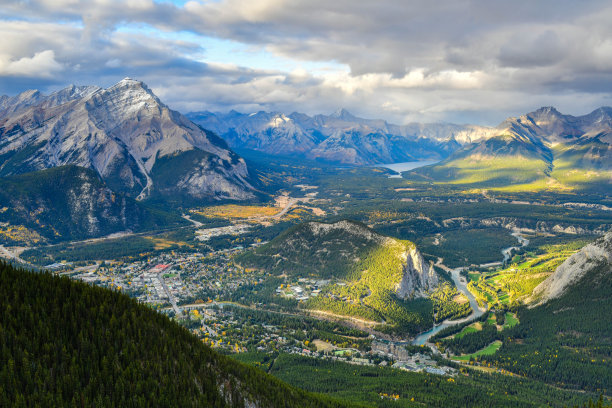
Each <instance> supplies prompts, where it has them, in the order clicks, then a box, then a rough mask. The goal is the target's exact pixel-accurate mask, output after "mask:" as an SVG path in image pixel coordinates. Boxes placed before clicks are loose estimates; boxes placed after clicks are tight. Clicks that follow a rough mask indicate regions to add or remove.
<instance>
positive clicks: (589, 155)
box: [408, 107, 612, 191]
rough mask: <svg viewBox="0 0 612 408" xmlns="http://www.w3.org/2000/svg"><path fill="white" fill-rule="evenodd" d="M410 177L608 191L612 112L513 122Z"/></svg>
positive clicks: (549, 113)
mask: <svg viewBox="0 0 612 408" xmlns="http://www.w3.org/2000/svg"><path fill="white" fill-rule="evenodd" d="M408 177H410V178H412V179H415V180H419V179H421V180H428V181H431V180H433V181H437V182H450V183H454V184H465V185H474V186H481V187H490V188H498V189H505V190H536V191H538V190H544V189H557V190H558V189H581V188H595V189H602V188H608V187H603V186H604V185H609V184H610V180H611V179H612V108H608V107H603V108H599V109H597V110H595V111H593V112H591V113H590V114H588V115H584V116H571V115H563V114H561V113H560V112H558V111H557V110H556V109H554V108H552V107H545V108H540V109H538V110H536V111H534V112H531V113H528V114H526V115H522V116H520V117H517V118H509V119H507V120H506V121H504V122H503V123H502V124H500V125H499V126H498V127H497V129H496V131H495V133H494V134H493V135H492V137H489V138H486V139H484V140H481V141H478V142H476V143H470V144H468V145H466V146H464V147H463V148H461V149H459V150H457V151H455V152H454V153H453V154H451V155H450V156H449V157H448V158H446V159H445V160H444V161H442V162H440V163H438V164H436V165H433V166H428V167H424V168H421V169H417V170H414V171H412V172H410V173H409V174H408Z"/></svg>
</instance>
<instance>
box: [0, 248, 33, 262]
mask: <svg viewBox="0 0 612 408" xmlns="http://www.w3.org/2000/svg"><path fill="white" fill-rule="evenodd" d="M0 258H8V259H12V260H13V261H17V262H20V263H23V264H27V263H28V262H26V261H24V260H23V259H21V258H20V257H19V255H17V254H16V253H14V252H12V251H11V250H10V249H8V248H5V247H4V245H0Z"/></svg>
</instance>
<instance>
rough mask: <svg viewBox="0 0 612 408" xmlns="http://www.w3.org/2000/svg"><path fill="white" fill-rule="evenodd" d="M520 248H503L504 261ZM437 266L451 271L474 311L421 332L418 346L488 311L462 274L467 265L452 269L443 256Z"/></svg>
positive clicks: (519, 237) (516, 234) (522, 240)
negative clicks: (444, 262) (443, 260)
mask: <svg viewBox="0 0 612 408" xmlns="http://www.w3.org/2000/svg"><path fill="white" fill-rule="evenodd" d="M512 236H513V237H515V238H516V239H517V240H518V241H519V244H520V245H521V246H526V245H528V244H529V240H528V239H526V238H524V237H523V236H522V235H521V234H520V232H513V233H512ZM519 248H520V247H518V246H516V247H508V248H504V249H502V251H501V252H502V255H503V256H504V260H503V262H506V261H508V260H509V259H510V257H511V255H512V251H514V250H517V249H519ZM436 266H437V267H440V268H442V269H444V270H445V271H447V272H450V274H451V277H452V278H453V282H454V283H455V286H456V287H457V290H458V291H459V292H461V293H463V294H464V295H465V296H466V297H467V298H468V300H469V301H470V307H471V308H472V313H471V314H470V315H469V316H467V317H464V318H462V319H458V320H445V321H443V322H442V323H440V324H437V325H434V327H432V328H431V329H430V330H428V331H426V332H423V333H421V334H419V335H418V336H416V337H415V339H414V340H412V344H413V345H416V346H420V345H423V344H425V343H427V341H428V340H429V338H430V337H431V336H433V335H435V334H436V333H438V332H440V331H441V330H443V329H445V328H446V327H449V326H454V325H456V324H460V323H464V322H467V321H468V320H474V319H477V318H478V317H480V316H482V315H483V314H484V313H485V312H486V311H487V309H486V308H480V307H479V306H478V302H477V301H476V298H475V297H474V295H472V292H470V291H469V290H468V288H467V280H466V279H465V277H463V276H461V271H462V270H464V269H465V267H461V268H455V269H450V268H448V267H447V266H445V265H443V264H442V259H441V258H439V259H438V262H437V263H436Z"/></svg>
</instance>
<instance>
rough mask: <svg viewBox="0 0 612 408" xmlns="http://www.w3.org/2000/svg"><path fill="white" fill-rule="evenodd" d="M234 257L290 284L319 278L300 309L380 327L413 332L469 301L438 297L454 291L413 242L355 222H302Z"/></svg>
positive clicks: (457, 310)
mask: <svg viewBox="0 0 612 408" xmlns="http://www.w3.org/2000/svg"><path fill="white" fill-rule="evenodd" d="M236 260H237V262H239V263H241V264H242V265H243V266H245V267H251V268H259V269H264V270H266V271H268V272H272V273H274V274H280V275H281V276H287V279H288V282H293V281H297V279H298V278H306V279H314V280H318V281H321V280H322V283H321V285H322V286H321V287H322V290H321V292H320V294H318V295H317V296H314V297H311V298H309V299H308V301H307V302H306V303H305V304H304V305H303V306H304V307H306V308H307V309H312V310H322V311H326V312H331V313H333V314H337V315H340V316H352V317H357V318H360V319H365V320H368V321H370V322H378V323H380V324H381V325H379V327H378V329H379V330H384V331H389V332H402V333H411V334H415V333H417V332H419V331H420V330H423V329H424V328H427V327H431V325H432V324H433V320H434V314H436V315H437V317H438V318H439V319H440V320H443V319H444V318H445V317H449V316H452V315H462V314H467V313H469V305H467V304H461V305H459V304H456V303H455V302H454V301H448V302H445V301H442V300H441V299H440V298H444V296H443V294H447V295H449V296H447V297H446V298H447V299H452V298H453V295H454V294H456V290H455V289H454V287H452V286H451V285H450V284H448V283H447V282H444V281H443V280H442V279H441V278H440V277H438V275H437V273H436V272H435V270H434V268H433V266H431V265H430V264H429V263H428V262H426V261H425V260H424V259H423V257H422V256H421V254H420V252H419V251H418V249H417V248H416V246H415V245H414V244H413V243H411V242H409V241H400V240H396V239H393V238H389V237H385V236H382V235H380V234H378V233H376V232H375V231H373V230H371V229H370V228H368V227H366V226H365V225H363V224H360V223H357V222H354V221H348V220H344V221H339V222H335V223H331V224H327V223H320V222H308V223H304V224H300V225H298V226H296V227H294V228H291V229H289V230H288V231H286V232H284V233H283V234H281V235H280V236H278V237H277V238H275V239H274V240H272V241H270V242H269V243H267V244H265V245H262V246H261V247H259V248H257V249H255V250H253V251H250V252H247V253H245V254H242V255H240V256H239V257H238V258H237V259H236ZM451 293H452V294H451ZM439 297H440V298H439ZM438 300H439V301H438Z"/></svg>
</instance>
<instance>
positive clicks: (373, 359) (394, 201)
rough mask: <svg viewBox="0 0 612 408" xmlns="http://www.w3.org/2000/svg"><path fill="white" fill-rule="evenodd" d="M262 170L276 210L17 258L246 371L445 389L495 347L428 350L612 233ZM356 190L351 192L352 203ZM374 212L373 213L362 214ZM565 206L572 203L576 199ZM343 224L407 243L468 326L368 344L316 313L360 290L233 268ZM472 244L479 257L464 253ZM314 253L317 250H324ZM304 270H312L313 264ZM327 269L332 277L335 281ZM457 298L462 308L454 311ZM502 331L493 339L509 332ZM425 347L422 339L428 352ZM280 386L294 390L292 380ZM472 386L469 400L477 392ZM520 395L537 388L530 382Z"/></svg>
mask: <svg viewBox="0 0 612 408" xmlns="http://www.w3.org/2000/svg"><path fill="white" fill-rule="evenodd" d="M251 160H252V159H251ZM251 163H252V162H251ZM261 165H262V166H266V168H267V169H268V170H267V171H269V169H270V168H273V169H274V170H275V171H274V172H271V171H269V173H268V174H270V175H271V177H277V180H283V178H284V177H287V180H288V182H286V184H284V189H285V191H286V192H285V193H284V194H281V195H280V196H276V197H277V198H278V197H281V199H280V200H279V199H277V200H274V196H271V198H270V203H269V204H249V205H240V204H238V205H236V204H231V205H216V204H213V205H212V206H208V207H193V208H185V209H183V214H188V215H187V217H189V218H188V220H189V222H190V224H189V225H185V226H180V227H174V228H173V229H172V228H171V229H170V230H168V231H165V232H164V231H160V232H148V233H138V234H136V235H130V236H124V237H116V238H110V239H105V240H103V241H97V240H89V241H83V242H72V243H71V242H66V243H62V244H59V245H55V246H54V247H40V248H38V249H36V248H31V249H29V250H27V251H25V252H24V253H23V254H22V256H23V257H24V259H25V260H27V261H28V262H31V263H33V264H36V263H38V264H39V265H42V266H45V265H50V264H52V263H56V264H59V266H58V267H59V269H58V270H57V272H56V273H59V274H63V275H69V276H71V277H72V278H74V279H77V280H82V281H85V282H89V283H91V284H96V285H99V286H103V287H107V288H110V289H113V290H118V291H120V292H123V293H126V294H128V295H130V296H132V297H134V298H136V299H138V300H139V301H140V302H143V303H145V304H148V305H150V306H151V307H153V308H154V309H156V310H158V311H159V312H161V313H163V314H166V315H168V316H169V317H171V318H173V319H175V320H176V321H177V322H179V323H180V324H181V325H183V326H184V327H187V328H188V329H190V330H191V331H192V333H194V334H195V335H196V336H197V337H198V338H200V339H201V341H202V342H203V343H205V344H207V345H210V346H211V347H213V348H215V349H216V350H219V351H221V352H223V353H230V354H231V355H235V356H236V358H239V359H241V360H243V361H248V362H250V363H251V364H255V363H256V362H261V361H263V359H265V358H273V359H278V358H281V359H284V358H300V359H316V360H317V361H321V363H320V364H332V363H333V364H351V367H353V366H355V367H364V369H365V368H367V367H372V368H376V369H380V370H389V373H391V372H397V371H398V370H400V371H401V372H405V371H409V372H415V375H426V376H431V375H434V376H436V375H445V376H447V377H448V378H450V379H455V381H457V378H458V377H457V376H458V373H461V370H465V369H467V367H470V368H477V369H488V370H491V369H490V368H488V365H489V361H490V359H491V358H496V355H497V354H498V353H499V352H500V351H499V348H500V345H502V343H503V344H505V343H506V342H505V341H500V340H496V339H494V340H491V341H489V342H488V343H486V344H484V343H483V346H481V347H480V348H479V349H468V350H473V351H469V353H465V352H457V354H456V356H457V357H453V355H454V354H455V353H454V352H450V349H449V348H448V346H444V344H445V343H444V340H443V338H440V339H439V338H438V336H439V335H440V334H441V333H444V332H445V331H446V330H448V329H452V328H454V327H461V326H463V325H465V324H472V325H474V324H475V323H470V322H472V321H474V320H476V321H478V320H479V319H480V318H481V317H485V316H488V313H484V310H485V308H487V309H498V310H513V312H504V313H510V314H511V315H512V316H514V313H516V312H514V310H515V309H514V308H515V307H516V305H515V304H514V303H513V299H517V300H520V299H523V298H524V296H525V294H527V293H528V292H529V291H530V290H531V289H530V288H533V287H534V286H535V285H536V284H537V283H538V282H540V281H542V280H543V279H544V278H545V276H544V275H543V274H545V273H546V274H549V273H550V272H551V271H552V270H554V268H555V265H558V264H559V263H560V262H561V261H562V260H563V259H565V257H567V256H568V254H571V253H572V252H574V251H576V250H578V249H579V248H580V247H581V246H582V245H583V243H584V242H588V240H590V239H592V238H590V237H595V236H596V235H595V234H597V231H599V230H598V228H601V225H602V224H609V225H612V213H611V212H610V211H607V210H606V209H603V208H599V207H597V206H590V207H587V208H589V210H588V211H587V212H585V211H584V210H583V209H582V208H584V207H581V206H579V205H575V204H571V205H566V204H565V203H564V202H563V199H564V197H563V196H557V197H554V196H552V197H550V198H549V199H548V200H545V201H538V199H539V197H535V196H532V197H524V196H523V197H520V198H521V199H520V200H517V198H518V197H513V196H512V195H511V196H503V195H494V196H492V195H491V194H495V193H487V194H486V195H483V194H478V195H471V194H466V193H465V192H463V191H456V190H455V191H450V192H449V191H448V190H445V189H438V188H435V187H434V188H432V187H427V188H424V187H423V186H422V185H419V184H416V185H415V184H413V183H411V182H410V181H406V180H403V179H397V178H388V175H387V173H386V172H385V171H382V172H381V171H380V170H379V169H376V168H371V169H352V168H346V169H342V168H333V167H332V168H328V167H325V168H322V169H321V170H320V172H318V173H317V172H311V173H309V174H304V173H302V172H301V171H300V166H301V164H299V163H298V164H294V165H293V166H289V165H287V164H286V163H284V162H283V161H282V160H281V161H279V162H272V161H267V162H265V163H262V164H261ZM277 169H278V170H277ZM281 169H282V170H281ZM331 180H334V184H333V188H332V189H329V190H327V189H324V188H322V186H327V185H331V183H332V181H331ZM338 180H341V183H338ZM356 183H360V184H359V185H360V189H359V190H360V193H359V194H357V193H356V190H355V185H356ZM296 185H299V186H296ZM406 185H408V186H411V187H404V186H406ZM303 186H309V187H308V188H304V187H303ZM404 188H408V189H407V190H404ZM397 189H399V191H396V190H397ZM313 193H316V194H313ZM406 199H409V200H406ZM372 200H374V202H375V203H377V204H376V206H372V204H373V203H372ZM571 200H572V201H571V202H572V203H576V202H577V200H576V197H572V198H571ZM449 203H452V211H449V210H450V209H449ZM313 208H316V209H319V210H320V211H313V210H312V209H313ZM447 214H448V215H447ZM451 214H452V215H451ZM345 219H354V220H358V221H359V222H362V223H365V224H366V225H368V226H369V227H371V228H373V231H377V233H378V232H380V233H383V234H386V235H390V236H394V237H397V238H399V239H404V240H405V239H410V240H414V241H413V242H415V243H416V245H417V248H419V249H420V250H421V251H422V255H423V260H424V262H426V263H429V264H430V265H432V266H431V267H432V268H435V270H436V273H437V274H439V275H441V276H446V277H445V278H444V279H446V280H447V281H448V282H449V285H452V286H451V287H456V288H457V291H458V292H455V295H452V296H451V297H450V298H449V299H450V302H451V303H441V304H440V306H437V307H442V309H437V310H438V313H439V311H441V310H445V309H444V308H446V309H448V306H451V305H453V304H456V305H466V306H468V309H465V310H467V313H465V312H463V311H462V312H461V313H465V314H467V315H469V316H467V317H466V316H465V315H463V316H462V315H461V314H457V316H461V317H455V318H454V320H449V319H448V318H444V319H442V320H440V321H439V322H438V323H436V325H435V326H434V316H433V315H429V316H430V317H428V319H431V320H429V322H428V323H425V325H424V326H423V328H422V329H420V330H419V329H417V330H415V331H413V332H410V333H411V334H407V333H405V334H398V333H393V332H387V330H383V331H380V330H381V327H378V326H380V324H381V322H388V321H389V320H388V318H383V319H382V320H379V318H375V319H373V320H372V321H370V322H368V320H369V319H372V318H370V317H369V316H370V315H369V314H364V313H362V312H355V313H353V312H348V313H347V312H346V311H343V309H338V308H337V307H336V306H333V305H331V306H322V308H321V306H318V305H319V304H320V300H319V299H323V297H321V296H337V297H338V299H340V298H342V297H346V299H351V298H352V296H354V295H353V292H352V291H354V290H358V291H357V292H355V294H356V296H358V297H357V298H355V299H359V296H363V295H357V293H362V292H359V291H360V290H361V289H359V287H358V286H355V287H354V288H353V289H350V290H348V289H349V288H350V286H342V285H339V284H342V283H343V282H346V281H343V280H342V279H340V280H338V278H336V277H334V276H341V275H337V273H338V272H334V273H333V274H331V275H330V274H328V273H327V272H320V273H322V274H321V275H320V276H310V273H306V274H305V275H300V274H297V275H292V274H291V272H290V271H291V268H288V267H287V266H284V267H281V268H280V269H275V268H272V269H270V268H262V269H258V268H252V267H250V266H249V265H248V264H244V262H243V261H242V259H243V258H244V256H245V255H246V254H249V253H250V252H252V251H255V252H256V251H258V250H260V248H264V246H265V245H267V244H266V243H270V242H273V241H274V239H275V238H276V237H277V236H278V235H279V234H282V233H283V232H286V231H288V230H290V229H291V228H295V227H296V226H297V227H299V226H300V225H304V223H308V222H313V221H316V222H326V223H329V222H332V223H333V222H340V221H342V220H345ZM517 228H519V229H520V231H521V232H520V234H519V233H517V232H516V231H518V230H517ZM213 231H214V233H213ZM517 238H520V239H517ZM475 240H478V241H477V242H478V245H472V244H471V243H472V242H474V241H475ZM323 242H324V241H321V242H319V243H318V244H317V245H319V246H322V245H323V246H324V247H327V248H333V247H329V246H328V245H329V244H324V243H323ZM351 242H352V243H356V242H358V241H356V240H355V239H352V240H351ZM334 245H336V248H337V250H340V251H346V249H347V248H348V247H345V246H346V245H347V243H343V242H341V241H338V242H336V243H335V244H334ZM338 245H340V246H338ZM283 246H284V247H285V248H286V245H285V244H283ZM279 250H281V249H280V248H279ZM43 251H44V256H43V254H42V252H43ZM275 251H276V250H275ZM280 253H282V252H280ZM304 259H309V261H308V262H310V263H311V264H312V262H313V258H312V255H306V257H305V258H304ZM321 259H322V260H323V259H325V258H321ZM447 259H448V261H447ZM304 262H305V261H304V260H301V261H298V264H299V263H304ZM334 262H335V261H334ZM321 265H324V264H321ZM335 265H336V264H335ZM338 265H339V264H337V265H336V266H334V268H336V270H338V269H337V268H338ZM84 268H86V269H84ZM370 268H371V267H370ZM534 268H535V269H534ZM538 268H539V269H538ZM319 270H320V271H325V269H319ZM522 270H525V271H526V273H522V272H520V271H522ZM514 271H519V272H514ZM334 274H335V275H334ZM445 274H446V275H445ZM517 285H518V286H517ZM347 290H348V291H347ZM326 293H327V295H326ZM450 293H452V292H450ZM491 293H494V294H495V295H494V296H493V295H491ZM366 294H367V293H366ZM458 294H463V295H464V298H463V299H461V300H460V302H461V303H454V302H455V300H454V299H455V298H457V295H458ZM330 299H332V298H331V297H330ZM442 299H445V298H444V297H443V298H442ZM457 299H458V298H457ZM466 301H467V302H466ZM478 301H480V303H481V305H478V304H477V302H478ZM313 302H314V303H313ZM413 302H414V301H413ZM419 302H421V303H419ZM419 302H417V303H413V305H411V306H408V307H410V308H411V309H410V310H413V311H414V310H422V311H423V312H422V313H425V314H423V315H422V316H426V314H427V313H431V310H432V309H430V308H431V307H432V306H427V303H426V302H425V300H423V301H419ZM423 302H425V303H423ZM428 302H429V301H428ZM445 302H448V301H445ZM173 304H175V306H174V305H173ZM430 305H433V304H432V303H430ZM453 307H455V306H453ZM427 310H429V312H427ZM448 310H453V309H452V308H451V309H448ZM457 310H464V309H457ZM368 313H369V312H368ZM419 313H421V312H419ZM487 319H489V317H487ZM511 319H514V317H512V318H511ZM519 322H522V319H521V318H520V317H519ZM504 325H505V326H504V327H505V328H504V329H503V332H504V333H505V331H506V330H510V329H512V327H509V326H508V325H507V324H506V323H504ZM520 325H521V324H520V323H519V324H518V326H517V327H520ZM432 326H434V328H433V329H431V328H432ZM407 327H408V326H407ZM428 328H429V329H431V330H429V331H427V329H428ZM424 330H425V333H421V334H418V333H419V332H423V331H424ZM462 330H465V329H463V328H462ZM487 333H488V332H487ZM500 333H502V332H501V331H500ZM477 334H479V335H480V336H482V335H483V334H480V333H477ZM431 336H434V339H432V340H429V341H426V340H428V339H429V338H430V337H431ZM494 338H495V337H494ZM441 339H442V340H441ZM485 341H487V340H486V339H485ZM411 344H415V345H416V348H411V347H412V346H411ZM421 344H426V346H425V347H422V346H421ZM429 347H431V348H432V349H433V350H434V351H437V352H440V350H444V351H443V353H444V356H446V353H447V352H450V354H449V355H448V356H449V357H452V358H456V359H457V360H456V362H453V360H446V359H444V357H443V356H437V357H435V358H432V357H425V356H427V350H429ZM503 347H505V346H503V345H502V348H503ZM495 350H497V351H496V352H495ZM492 352H493V354H490V353H492ZM423 353H425V354H423ZM434 355H435V354H434ZM265 356H270V357H265ZM275 356H276V357H275ZM282 356H295V357H282ZM440 358H443V359H442V360H440ZM417 360H418V362H417ZM271 361H273V360H268V362H267V364H270V362H271ZM274 361H276V360H274ZM296 361H300V364H302V365H303V367H304V369H305V370H306V369H307V367H309V364H310V363H306V360H296ZM485 361H486V362H485ZM483 362H484V363H483ZM457 363H461V364H462V365H459V366H456V364H457ZM257 364H259V363H257ZM257 364H255V365H256V366H258V367H259V365H257ZM317 364H318V363H317ZM385 365H386V367H385ZM483 365H484V367H483ZM273 366H276V364H273ZM379 367H382V368H379ZM462 367H464V368H462ZM456 370H459V371H456ZM494 371H495V372H496V373H497V374H496V375H498V376H502V377H508V376H511V375H514V374H513V370H511V369H509V368H508V367H506V366H498V368H495V369H494ZM272 372H274V371H272ZM384 372H385V373H386V371H384ZM279 373H280V372H279ZM284 375H285V374H283V376H284ZM385 375H387V374H385ZM389 375H391V374H389ZM393 375H399V374H393ZM471 375H472V376H473V375H475V374H471ZM459 376H461V374H459ZM281 378H285V379H291V381H294V380H295V378H296V377H293V376H284V377H281ZM495 381H498V382H499V381H502V380H501V379H500V380H495ZM504 381H505V380H504ZM534 381H536V380H534ZM537 381H542V380H541V379H540V380H537ZM293 384H296V385H299V384H300V383H299V382H293ZM471 384H472V385H470V386H469V387H473V386H475V384H474V383H471ZM528 384H529V385H528V387H535V386H536V383H535V382H533V383H531V382H530V383H528ZM394 390H395V391H394ZM381 392H383V391H381ZM384 392H386V393H387V394H392V393H394V392H399V388H396V387H394V386H391V385H389V386H388V387H387V388H386V389H385V390H384ZM550 392H553V393H554V391H550ZM400 394H401V392H400ZM422 396H424V394H423V395H422ZM411 398H412V397H411ZM551 398H552V397H551ZM417 399H418V396H417Z"/></svg>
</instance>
